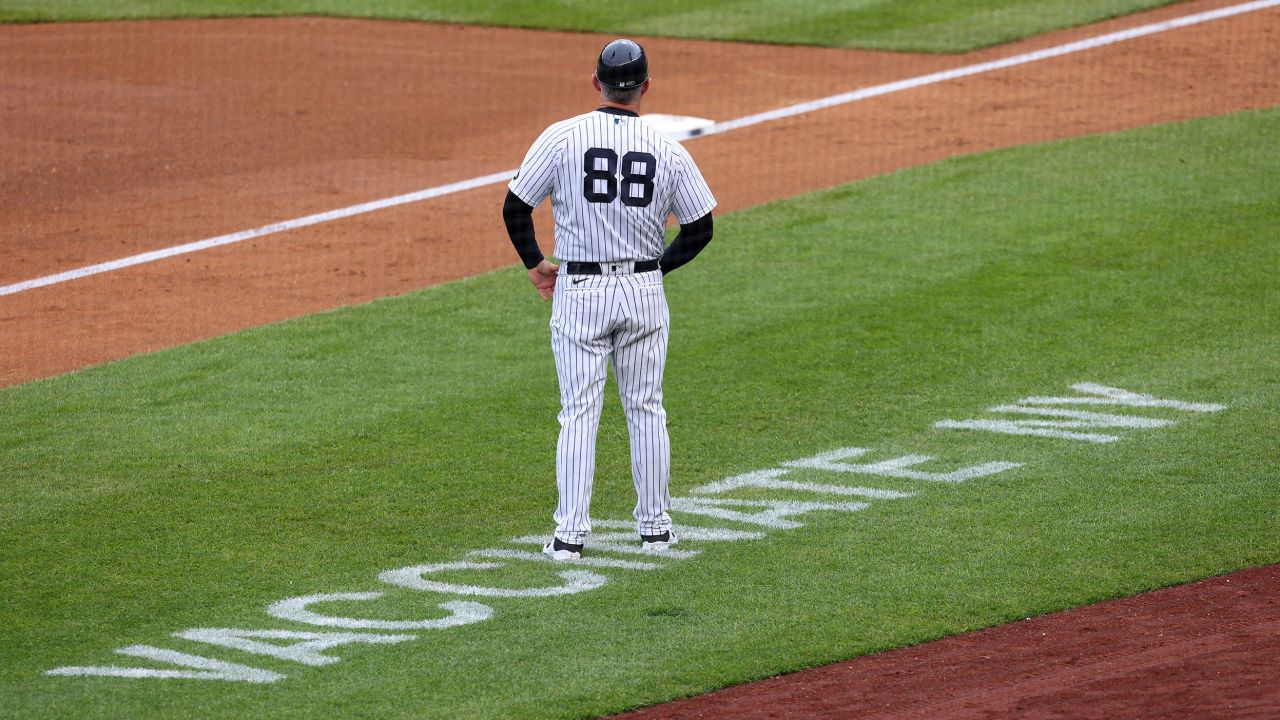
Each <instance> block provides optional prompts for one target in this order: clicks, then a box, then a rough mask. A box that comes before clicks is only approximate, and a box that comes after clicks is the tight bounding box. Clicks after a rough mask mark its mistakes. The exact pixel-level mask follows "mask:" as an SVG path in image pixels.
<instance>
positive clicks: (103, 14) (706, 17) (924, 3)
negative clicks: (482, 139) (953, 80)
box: [0, 0, 1173, 52]
mask: <svg viewBox="0 0 1280 720" xmlns="http://www.w3.org/2000/svg"><path fill="white" fill-rule="evenodd" d="M1172 1H1173V0H963V1H957V0H898V1H897V2H893V3H885V2H882V1H881V0H852V1H850V0H808V1H807V2H805V3H803V4H802V5H799V6H797V4H796V3H794V2H786V1H784V0H751V1H749V2H742V1H741V0H707V1H705V2H699V3H688V2H684V1H683V0H655V1H653V2H647V3H644V4H643V5H638V4H636V3H634V2H624V1H623V0H519V1H517V0H500V1H497V2H487V3H477V2H471V1H470V0H431V2H421V1H419V0H368V1H367V2H363V3H360V4H358V5H353V4H352V3H350V2H346V0H274V2H269V3H264V2H262V1H261V0H218V2H210V1H209V0H198V1H197V0H128V1H126V2H102V0H38V1H37V0H0V22H48V21H70V20H107V19H111V20H118V19H140V18H172V17H243V16H275V15H333V16H339V17H364V18H386V19H410V20H429V21H438V22H439V21H444V22H461V23H471V24H484V25H500V26H507V27H525V28H542V29H553V30H581V31H588V32H602V33H615V34H639V35H660V36H668V37H687V38H704V39H714V40H745V41H755V42H770V43H790V44H803V45H826V46H831V47H859V48H868V49H883V50H909V51H919V52H962V51H965V50H972V49H975V48H979V47H987V46H991V45H998V44H1000V43H1004V42H1010V41H1012V40H1017V39H1019V38H1024V37H1029V36H1032V35H1037V34H1041V33H1044V32H1048V31H1050V30H1057V29H1061V28H1064V27H1071V26H1077V25H1086V24H1089V23H1093V22H1099V21H1101V20H1105V19H1108V18H1112V17H1116V16H1120V15H1125V14H1128V13H1132V12H1137V11H1139V10H1146V9H1150V8H1155V7H1160V6H1163V5H1168V4H1171V2H1172Z"/></svg>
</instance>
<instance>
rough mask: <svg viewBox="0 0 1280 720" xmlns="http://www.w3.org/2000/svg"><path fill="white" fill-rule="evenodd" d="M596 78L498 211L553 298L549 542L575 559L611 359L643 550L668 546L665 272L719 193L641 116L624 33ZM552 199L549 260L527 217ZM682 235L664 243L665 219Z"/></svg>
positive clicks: (635, 66) (645, 76)
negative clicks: (555, 429)
mask: <svg viewBox="0 0 1280 720" xmlns="http://www.w3.org/2000/svg"><path fill="white" fill-rule="evenodd" d="M592 84H593V85H594V86H595V89H596V90H598V91H599V92H600V106H599V107H598V108H596V109H595V110H592V111H591V112H588V113H585V114H582V115H577V116H575V117H571V118H569V119H567V120H563V121H561V122H558V123H555V124H553V125H552V126H551V127H549V128H547V129H546V130H545V131H543V133H542V135H540V136H539V137H538V139H537V140H536V141H535V142H534V143H533V146H532V147H530V148H529V152H528V154H527V155H526V156H525V158H524V162H523V163H521V165H520V171H519V172H518V173H516V176H515V178H514V179H513V180H512V181H511V184H510V185H509V191H508V193H507V199H506V202H505V204H504V205H503V208H502V216H503V220H504V221H505V222H506V226H507V233H508V235H510V236H511V242H512V244H513V245H515V248H516V252H518V253H519V254H520V259H521V260H522V261H523V262H524V266H525V268H527V269H528V271H529V280H530V281H532V282H533V286H534V287H535V288H537V290H538V292H540V293H541V294H542V299H543V300H547V299H551V298H554V300H553V305H552V310H551V349H552V352H553V353H554V355H555V360H556V375H557V376H558V377H559V380H560V407H561V410H560V415H559V421H560V437H559V440H558V441H557V443H556V487H557V489H558V490H559V502H558V504H557V506H556V511H555V514H554V518H555V522H556V530H555V536H554V537H553V538H552V540H551V541H550V542H548V543H547V545H546V547H544V548H543V551H544V552H546V553H547V554H548V555H550V556H551V557H552V558H553V559H555V560H575V559H577V558H579V557H581V553H582V546H583V544H584V543H585V541H586V538H587V535H588V533H590V532H591V518H590V509H591V485H592V481H593V479H594V474H595V456H596V430H597V428H598V427H599V424H600V409H601V407H602V405H603V402H604V384H605V376H606V374H607V371H608V369H607V368H608V364H609V363H610V362H612V364H613V369H614V375H615V377H616V379H617V381H618V391H619V394H620V395H621V397H622V407H623V410H624V411H625V413H626V416H627V429H628V431H629V436H630V440H631V475H632V480H633V481H634V482H635V488H636V508H635V519H636V524H637V530H638V531H639V535H640V542H641V547H642V548H643V549H644V550H645V551H647V552H661V551H663V550H666V549H667V547H668V546H669V545H673V544H675V542H676V536H675V533H674V532H673V531H672V529H671V517H670V515H668V514H667V511H668V509H669V507H670V504H671V497H670V494H669V492H668V489H667V488H668V483H669V480H670V476H671V443H670V440H669V439H668V437H667V426H666V411H665V410H663V408H662V372H663V368H664V367H665V365H666V359H667V330H668V325H669V323H670V317H669V315H668V312H667V300H666V296H665V295H664V293H663V288H662V279H663V276H664V275H666V274H667V273H669V272H671V271H672V270H675V269H676V268H678V267H680V266H681V265H683V264H685V263H687V262H689V261H690V260H692V259H693V258H694V256H695V255H697V254H698V253H699V252H700V251H701V250H702V248H704V247H706V245H707V243H708V242H710V241H711V209H712V208H714V207H715V205H716V200H715V198H714V197H713V196H712V195H711V191H710V189H708V188H707V183H706V181H705V180H703V178H702V173H701V172H700V171H699V170H698V166H697V165H695V164H694V162H693V159H692V158H691V157H690V156H689V153H688V151H686V150H685V149H684V147H683V146H681V145H680V144H679V143H677V142H675V141H673V140H670V139H669V138H667V137H666V136H664V135H662V134H660V133H658V132H657V131H655V130H654V129H653V128H651V127H649V126H648V125H646V124H645V122H644V121H643V120H641V119H640V117H639V112H640V102H641V100H642V98H643V97H644V94H645V93H647V92H648V91H649V88H650V81H649V60H648V58H647V57H646V55H645V52H644V49H643V48H641V47H640V45H638V44H637V43H635V42H633V41H631V40H614V41H613V42H611V43H609V44H608V45H605V47H604V50H603V51H601V53H600V57H599V59H598V60H597V62H596V72H595V75H594V77H593V78H592ZM548 196H550V197H551V207H552V214H553V216H554V220H555V256H556V257H557V258H558V259H559V260H560V261H561V263H562V264H560V265H556V264H554V263H552V262H550V261H549V260H547V259H546V258H544V257H543V255H542V251H541V250H540V249H539V247H538V243H537V241H536V240H535V238H534V228H533V219H532V213H533V208H535V207H537V205H538V204H539V203H541V202H542V201H543V200H544V199H546V198H547V197H548ZM669 215H674V216H675V218H676V222H678V223H680V233H679V234H678V235H677V236H676V238H675V240H674V241H672V243H671V245H670V246H669V247H668V246H667V245H666V224H667V217H668V216H669Z"/></svg>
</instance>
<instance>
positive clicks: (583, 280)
mask: <svg viewBox="0 0 1280 720" xmlns="http://www.w3.org/2000/svg"><path fill="white" fill-rule="evenodd" d="M586 281H587V278H578V279H577V280H570V281H569V282H571V283H573V284H574V285H577V284H578V283H581V282H586Z"/></svg>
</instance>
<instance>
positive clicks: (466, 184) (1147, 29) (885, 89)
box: [0, 0, 1280, 296]
mask: <svg viewBox="0 0 1280 720" xmlns="http://www.w3.org/2000/svg"><path fill="white" fill-rule="evenodd" d="M1277 5H1280V0H1256V1H1255V2H1247V3H1242V4H1240V5H1231V6H1229V7H1224V8H1219V9H1217V10H1209V11H1206V12H1202V13H1195V14H1193V15H1186V16H1183V17H1179V18H1174V19H1172V20H1165V21H1162V22H1156V23H1150V24H1147V25H1140V26H1138V27H1135V28H1130V29H1128V30H1120V31H1117V32H1113V33H1107V34H1105V35H1099V36H1097V37H1093V38H1087V39H1084V40H1079V41H1076V42H1071V43H1066V44H1063V45H1056V46H1054V47H1051V48H1045V49H1043V50H1036V51H1034V52H1029V53H1022V54H1019V55H1013V56H1010V57H1007V58H1003V59H1000V60H991V61H988V62H984V63H977V64H975V65H966V66H965V67H960V68H956V69H954V70H944V71H941V72H936V73H931V74H929V75H921V76H919V77H915V78H909V79H906V80H898V81H895V82H891V83H885V84H883V85H876V86H873V87H869V88H862V89H861V90H854V91H852V92H847V93H841V94H839V95H832V96H829V97H825V98H821V99H818V100H812V101H809V102H803V103H798V104H795V105H790V106H787V107H784V108H778V109H776V110H770V111H768V112H763V113H757V114H755V115H748V116H746V117H741V118H737V119H735V120H727V121H725V122H722V123H716V124H715V125H712V126H711V127H709V128H707V129H706V130H705V131H703V133H702V134H701V135H700V136H699V137H705V136H707V135H715V134H719V133H725V132H730V131H732V130H739V129H741V128H744V127H750V126H752V125H759V124H761V123H766V122H773V121H775V120H781V119H783V118H788V117H794V116H796V115H802V114H805V113H810V112H814V111H816V110H822V109H826V108H831V107H836V106H838V105H846V104H848V103H853V102H858V101H860V100H867V99H869V98H874V97H879V96H881V95H888V94H890V93H895V92H901V91H903V90H911V89H915V88H920V87H924V86H926V85H934V84H937V83H942V82H947V81H949V80H955V79H958V78H963V77H970V76H973V75H979V74H982V73H988V72H992V71H994V70H1002V69H1005V68H1010V67H1015V66H1018V65H1026V64H1028V63H1033V62H1038V61H1040V60H1046V59H1049V58H1055V57H1061V56H1063V55H1069V54H1072V53H1078V52H1083V51H1085V50H1093V49H1096V48H1099V47H1103V46H1106V45H1112V44H1115V43H1119V42H1124V41H1126V40H1133V39H1136V38H1140V37H1146V36H1149V35H1155V34H1158V33H1162V32H1167V31H1169V30H1176V29H1178V28H1184V27H1188V26H1191V25H1198V24H1200V23H1205V22H1210V21H1213V20H1220V19H1223V18H1228V17H1232V16H1234V15H1241V14H1244V13H1249V12H1254V11H1257V10H1264V9H1267V8H1271V7H1275V6H1277ZM515 173H516V171H515V170H514V169H512V170H503V171H502V172H496V173H492V174H490V175H485V176H483V177H477V178H472V179H470V180H463V181H460V182H455V183H450V184H448V185H440V186H438V187H434V188H427V189H425V190H418V191H416V192H411V193H406V194H404V195H396V196H395V197H389V198H384V199H382V200H373V201H370V202H366V203H361V204H359V205H351V206H349V207H345V208H340V209H337V210H330V211H328V212H322V213H316V214H314V215H307V216H306V217H300V218H295V219H293V220H285V221H283V222H278V223H272V224H270V225H263V226H262V227H257V228H253V229H251V230H241V231H239V232H234V233H231V234H228V235H219V236H218V237H213V238H208V239H206V240H198V241H196V242H190V243H186V244H184V245H176V246H173V247H168V248H162V249H160V250H152V251H150V252H145V253H141V254H139V255H131V256H129V257H125V258H120V259H119V260H112V261H109V262H104V263H98V264H96V265H89V266H86V267H82V268H77V269H75V270H68V271H66V272H61V273H57V274H55V275H46V276H44V277H39V278H35V279H33V280H26V281H23V282H19V283H14V284H12V285H4V286H0V296H4V295H13V294H15V293H20V292H24V291H26V290H34V289H35V288H40V287H45V286H48V285H56V284H58V283H64V282H68V281H71V280H77V279H79V278H84V277H89V276H91V275H98V274H101V273H106V272H111V271H113V270H120V269H123V268H127V267H132V266H134V265H143V264H146V263H151V262H155V261H157V260H164V259H167V258H171V257H175V256H178V255H185V254H188V253H193V252H199V251H201V250H208V249H210V248H215V247H220V246H223V245H231V244H233V243H238V242H243V241H245V240H252V239H254V238H259V237H263V236H266V235H274V234H276V233H282V232H285V231H288V230H296V229H298V228H304V227H308V226H311V225H318V224H320V223H326V222H330V221H333V220H340V219H342V218H348V217H352V216H355V215H363V214H365V213H371V212H375V211H378V210H385V209H387V208H391V207H396V206H398V205H406V204H409V203H414V202H419V201H422V200H429V199H431V198H436V197H440V196H442V195H451V194H453V193H457V192H463V191H464V190H473V189H476V188H481V187H486V186H488V185H496V184H498V183H502V182H507V181H509V180H510V179H511V177H512V176H513V175H515Z"/></svg>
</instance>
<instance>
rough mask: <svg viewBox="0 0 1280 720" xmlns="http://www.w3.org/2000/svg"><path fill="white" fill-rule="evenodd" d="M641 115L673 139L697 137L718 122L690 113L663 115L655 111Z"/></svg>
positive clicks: (654, 127) (652, 125)
mask: <svg viewBox="0 0 1280 720" xmlns="http://www.w3.org/2000/svg"><path fill="white" fill-rule="evenodd" d="M641 117H642V118H643V119H644V121H645V122H647V123H649V125H650V126H651V127H653V129H654V130H657V131H658V132H660V133H662V134H663V135H666V136H667V137H669V138H671V139H672V140H687V139H689V138H691V137H697V136H699V135H701V134H702V133H703V132H704V131H705V130H706V129H707V128H709V127H711V126H712V125H715V124H716V122H715V121H714V120H708V119H707V118H700V117H690V116H688V115H663V114H661V113H653V114H650V115H641Z"/></svg>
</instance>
